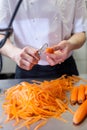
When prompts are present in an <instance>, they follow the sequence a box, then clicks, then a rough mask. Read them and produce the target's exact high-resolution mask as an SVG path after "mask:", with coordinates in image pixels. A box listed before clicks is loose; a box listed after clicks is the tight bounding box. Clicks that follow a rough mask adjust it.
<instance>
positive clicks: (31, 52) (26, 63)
mask: <svg viewBox="0 0 87 130" xmlns="http://www.w3.org/2000/svg"><path fill="white" fill-rule="evenodd" d="M39 60H40V56H39V55H38V51H37V50H36V49H34V48H32V47H30V46H29V47H28V46H27V47H24V48H23V49H19V48H16V53H15V55H14V61H15V62H16V63H17V65H18V66H19V67H20V68H22V69H25V70H31V69H32V68H33V66H34V65H36V64H37V63H38V61H39Z"/></svg>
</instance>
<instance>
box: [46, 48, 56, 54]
mask: <svg viewBox="0 0 87 130" xmlns="http://www.w3.org/2000/svg"><path fill="white" fill-rule="evenodd" d="M46 52H47V53H54V50H53V48H51V47H48V48H46Z"/></svg>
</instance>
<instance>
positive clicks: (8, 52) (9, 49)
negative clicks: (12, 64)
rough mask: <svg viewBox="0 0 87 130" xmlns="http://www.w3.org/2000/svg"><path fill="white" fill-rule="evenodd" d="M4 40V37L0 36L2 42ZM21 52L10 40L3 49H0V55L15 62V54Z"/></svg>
mask: <svg viewBox="0 0 87 130" xmlns="http://www.w3.org/2000/svg"><path fill="white" fill-rule="evenodd" d="M2 38H4V35H0V40H1V39H2ZM18 50H19V48H17V47H16V46H14V45H13V44H12V43H11V41H10V39H8V40H7V41H6V43H5V44H4V46H3V47H2V48H0V53H1V54H2V55H5V56H7V57H9V58H11V59H12V60H14V54H15V52H17V51H18Z"/></svg>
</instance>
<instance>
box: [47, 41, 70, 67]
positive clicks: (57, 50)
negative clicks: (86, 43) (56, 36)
mask: <svg viewBox="0 0 87 130" xmlns="http://www.w3.org/2000/svg"><path fill="white" fill-rule="evenodd" d="M52 49H53V51H54V53H47V52H45V54H46V59H47V61H48V63H49V64H50V65H51V66H54V65H56V64H61V63H62V62H64V61H65V60H66V59H67V58H68V57H69V55H70V53H71V52H72V50H71V47H70V43H69V41H68V40H63V41H61V42H60V43H58V44H57V45H55V46H53V47H52Z"/></svg>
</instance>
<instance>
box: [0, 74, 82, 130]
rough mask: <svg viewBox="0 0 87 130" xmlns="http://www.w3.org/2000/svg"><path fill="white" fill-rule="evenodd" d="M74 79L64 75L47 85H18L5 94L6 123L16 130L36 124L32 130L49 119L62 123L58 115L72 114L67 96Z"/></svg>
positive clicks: (45, 83)
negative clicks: (9, 122) (11, 123)
mask: <svg viewBox="0 0 87 130" xmlns="http://www.w3.org/2000/svg"><path fill="white" fill-rule="evenodd" d="M78 81H79V78H78V77H77V76H68V77H66V75H63V76H62V77H60V78H58V79H54V80H50V81H47V80H45V81H43V82H40V81H33V83H29V82H25V81H24V82H20V83H19V84H17V85H15V86H12V87H11V88H9V89H7V90H6V92H5V101H4V103H3V105H2V107H3V110H4V112H5V114H6V115H8V116H7V119H6V121H10V120H15V124H14V125H17V126H18V127H17V128H16V129H15V130H19V129H21V128H22V127H27V129H30V126H31V125H32V124H34V123H36V122H38V121H40V122H39V124H38V125H36V127H35V129H34V130H38V129H39V128H40V127H42V126H43V125H45V124H46V123H47V121H48V119H49V118H56V119H62V120H63V118H62V117H61V114H62V113H64V112H65V111H66V110H68V111H70V112H71V113H72V110H71V109H70V108H69V107H68V101H69V100H68V97H67V96H66V92H68V91H70V90H71V89H72V87H73V85H74V83H76V82H78ZM19 124H20V125H19Z"/></svg>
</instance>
